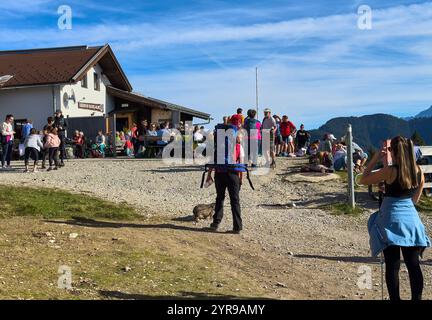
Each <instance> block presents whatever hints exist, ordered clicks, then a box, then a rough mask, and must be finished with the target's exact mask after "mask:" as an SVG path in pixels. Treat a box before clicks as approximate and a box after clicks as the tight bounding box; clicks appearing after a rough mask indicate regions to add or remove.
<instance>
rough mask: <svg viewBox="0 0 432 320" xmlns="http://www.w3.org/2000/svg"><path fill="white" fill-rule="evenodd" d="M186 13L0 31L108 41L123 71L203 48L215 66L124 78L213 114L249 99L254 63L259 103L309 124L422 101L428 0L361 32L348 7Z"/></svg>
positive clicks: (24, 37)
mask: <svg viewBox="0 0 432 320" xmlns="http://www.w3.org/2000/svg"><path fill="white" fill-rule="evenodd" d="M47 1H48V0H47ZM29 2H30V1H29ZM44 2H46V1H39V5H41V4H43V3H44ZM236 10H239V9H236ZM266 13H268V12H266ZM218 14H220V12H219V13H218ZM215 15H216V13H215ZM263 15H264V13H263ZM191 17H193V16H189V17H184V18H183V19H178V20H168V19H165V20H163V21H160V22H159V23H154V24H150V23H131V24H129V25H123V24H113V23H106V24H98V25H79V24H74V29H73V30H72V31H67V32H64V31H63V32H62V31H59V30H57V29H56V25H57V21H56V20H53V27H52V28H45V29H40V30H29V29H25V30H22V29H19V28H9V29H0V39H2V43H7V44H8V46H14V47H19V46H22V44H24V45H25V47H47V46H55V45H60V46H64V45H76V44H84V43H85V44H90V45H95V44H98V45H99V44H103V43H111V44H112V45H113V47H114V49H115V51H116V52H117V53H118V54H119V56H120V57H121V62H122V63H123V65H124V66H125V69H126V71H128V70H129V71H130V73H132V71H134V70H135V68H138V67H139V68H140V70H142V69H143V68H144V69H145V68H146V67H147V65H148V68H151V67H155V65H156V66H157V65H158V64H159V65H162V64H163V63H167V65H170V64H169V63H171V67H172V66H174V65H175V66H177V65H178V66H179V69H181V67H182V63H184V64H186V63H192V64H193V63H194V62H195V61H196V62H197V63H202V60H203V57H202V56H203V55H204V56H206V57H207V59H208V60H211V61H213V62H214V66H218V67H222V68H218V69H216V70H215V69H214V68H213V69H212V68H209V67H208V66H207V67H202V66H200V67H199V69H200V70H199V71H186V72H185V71H178V70H174V69H173V68H171V70H170V74H166V73H158V74H155V73H149V74H147V73H143V74H142V75H135V72H134V73H133V74H134V76H131V80H132V83H133V84H134V87H135V88H137V89H139V91H142V92H143V93H145V94H148V95H151V96H154V97H160V98H165V99H168V100H170V101H172V102H176V103H180V104H184V105H187V106H191V107H196V108H199V109H202V110H206V111H208V112H211V113H212V114H213V115H214V116H215V117H217V118H220V117H221V116H222V115H224V114H229V113H232V112H233V110H234V109H235V108H236V107H238V106H244V107H245V108H247V107H252V106H254V104H255V92H254V90H255V84H254V79H255V78H254V67H255V65H257V64H259V65H260V70H261V86H260V87H261V102H262V106H264V105H266V106H271V107H273V108H274V109H275V111H277V112H280V113H287V114H288V115H290V116H291V117H292V118H293V119H294V120H295V121H297V122H303V121H304V122H305V123H306V124H309V125H312V126H316V125H318V124H321V123H322V122H323V120H325V119H328V118H330V117H333V116H342V115H352V114H362V113H370V112H393V113H404V112H406V110H403V108H404V107H405V108H406V106H413V107H416V108H418V109H416V110H413V112H412V113H413V114H414V113H416V112H417V111H420V110H421V109H423V108H425V107H427V106H428V105H430V100H431V94H430V92H432V90H431V85H430V84H429V82H427V81H426V79H431V78H432V64H431V62H430V55H431V54H430V41H431V40H432V2H426V3H423V4H418V5H410V6H398V7H394V8H387V9H382V10H374V11H373V17H374V22H373V29H372V30H369V31H361V30H358V29H357V15H356V12H355V11H354V12H353V13H352V14H339V15H332V16H326V17H319V18H301V19H292V20H285V21H279V22H271V23H255V24H246V22H245V23H244V24H243V25H233V24H232V23H230V20H229V21H219V22H218V23H216V22H214V21H216V20H214V19H213V17H210V18H209V17H207V16H206V17H202V16H201V19H199V15H198V16H197V18H196V19H191ZM209 21H212V22H211V23H209ZM3 46H4V44H3ZM8 49H11V47H8ZM200 55H201V56H200ZM161 56H163V57H164V58H161ZM165 57H168V58H167V59H168V60H170V62H165V61H164V59H165ZM227 61H229V62H227ZM232 61H235V63H232ZM185 68H186V67H185ZM140 72H141V71H140ZM165 72H166V71H165ZM428 101H429V102H428Z"/></svg>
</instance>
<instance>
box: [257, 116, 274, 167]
mask: <svg viewBox="0 0 432 320" xmlns="http://www.w3.org/2000/svg"><path fill="white" fill-rule="evenodd" d="M276 126H277V124H276V120H275V119H274V118H273V117H272V115H271V110H270V109H269V108H265V109H264V119H263V121H262V124H261V130H262V131H263V132H264V131H269V132H270V152H265V153H264V155H265V158H266V161H267V162H269V159H268V158H269V154H268V153H270V158H271V162H270V166H271V167H272V168H275V167H276V160H275V157H276V155H275V150H274V148H275V146H274V142H275V130H276ZM263 145H264V144H263Z"/></svg>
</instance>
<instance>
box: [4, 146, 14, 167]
mask: <svg viewBox="0 0 432 320" xmlns="http://www.w3.org/2000/svg"><path fill="white" fill-rule="evenodd" d="M12 147H13V141H9V142H6V143H4V144H2V151H3V152H2V159H1V162H2V167H4V165H5V162H6V163H7V165H8V166H10V162H11V157H12Z"/></svg>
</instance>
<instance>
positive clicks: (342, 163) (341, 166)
mask: <svg viewBox="0 0 432 320" xmlns="http://www.w3.org/2000/svg"><path fill="white" fill-rule="evenodd" d="M333 167H334V169H335V170H336V171H340V170H345V169H346V167H347V161H346V157H341V158H339V159H337V160H336V161H335V162H334V165H333Z"/></svg>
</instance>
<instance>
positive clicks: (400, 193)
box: [385, 166, 421, 198]
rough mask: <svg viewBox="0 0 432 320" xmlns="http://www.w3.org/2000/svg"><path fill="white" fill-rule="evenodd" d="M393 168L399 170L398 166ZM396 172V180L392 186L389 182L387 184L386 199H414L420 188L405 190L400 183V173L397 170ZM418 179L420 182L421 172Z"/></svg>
mask: <svg viewBox="0 0 432 320" xmlns="http://www.w3.org/2000/svg"><path fill="white" fill-rule="evenodd" d="M393 168H395V169H397V166H393ZM396 172H397V176H396V179H395V180H394V181H393V182H392V183H391V184H388V183H387V182H386V184H385V197H393V198H412V197H413V196H414V194H415V193H416V191H417V189H418V188H417V187H416V188H412V189H403V188H402V186H401V185H400V183H399V171H397V170H396ZM417 179H419V180H418V181H420V179H421V172H419V176H418V177H417Z"/></svg>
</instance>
